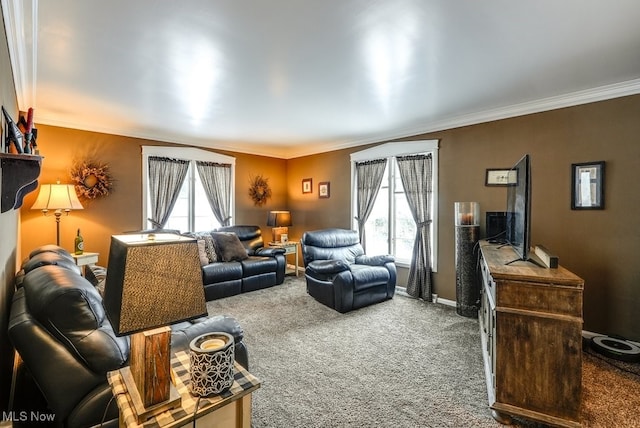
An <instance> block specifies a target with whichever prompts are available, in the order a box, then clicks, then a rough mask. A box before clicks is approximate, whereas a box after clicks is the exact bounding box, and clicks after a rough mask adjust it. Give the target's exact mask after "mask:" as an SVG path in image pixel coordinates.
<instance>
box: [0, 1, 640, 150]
mask: <svg viewBox="0 0 640 428" xmlns="http://www.w3.org/2000/svg"><path fill="white" fill-rule="evenodd" d="M2 6H3V14H4V16H5V25H6V27H7V33H8V38H9V47H10V52H11V57H12V64H13V67H14V78H15V80H16V87H17V91H18V103H19V107H20V109H21V110H24V111H26V110H27V109H28V108H29V107H34V110H35V115H34V117H35V122H36V124H48V125H56V126H63V127H69V128H77V129H84V130H91V131H98V132H107V133H112V134H118V135H126V136H134V137H142V138H149V139H153V140H159V141H166V142H176V143H184V144H188V145H195V146H202V147H212V148H219V149H226V150H234V151H238V152H247V153H256V154H266V155H270V156H275V157H281V158H292V157H297V156H302V155H306V154H312V153H317V152H319V151H325V150H332V149H339V148H345V147H351V146H355V145H360V144H365V143H372V142H380V141H386V140H389V139H393V138H398V137H403V136H408V135H415V134H419V133H423V132H428V131H435V130H440V129H447V128H451V127H455V126H461V125H468V124H472V123H477V122H482V121H487V120H493V119H500V118H504V117H511V116H516V115H520V114H526V113H531V112H536V111H542V110H549V109H553V108H558V107H565V106H568V105H575V104H581V103H586V102H591V101H596V100H602V99H608V98H614V97H618V96H624V95H628V94H635V93H640V2H639V1H638V0H608V1H605V0H561V1H559V0H535V1H534V0H529V1H524V0H522V1H514V0H483V1H478V0H269V1H266V0H253V1H250V0H187V1H184V0H183V1H168V0H164V1H162V0H160V1H159V0H136V1H131V0H110V1H104V0H55V1H53V0H41V1H38V0H2Z"/></svg>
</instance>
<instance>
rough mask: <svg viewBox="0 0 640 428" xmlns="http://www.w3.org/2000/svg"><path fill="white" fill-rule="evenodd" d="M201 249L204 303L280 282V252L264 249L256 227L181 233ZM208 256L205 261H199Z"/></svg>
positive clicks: (282, 265) (282, 270)
mask: <svg viewBox="0 0 640 428" xmlns="http://www.w3.org/2000/svg"><path fill="white" fill-rule="evenodd" d="M185 235H188V236H190V237H193V238H196V239H197V240H198V241H199V242H198V243H199V245H201V246H204V247H205V248H204V249H203V251H201V253H202V252H204V253H205V254H201V262H202V282H203V285H204V293H205V296H206V299H207V300H214V299H220V298H222V297H228V296H233V295H236V294H240V293H246V292H248V291H254V290H259V289H262V288H267V287H272V286H274V285H278V284H282V283H283V282H284V275H285V269H286V259H285V256H284V249H282V248H265V247H264V241H263V239H262V231H261V230H260V227H259V226H227V227H221V228H219V229H215V230H212V231H210V232H197V233H185ZM206 257H208V260H203V259H204V258H206Z"/></svg>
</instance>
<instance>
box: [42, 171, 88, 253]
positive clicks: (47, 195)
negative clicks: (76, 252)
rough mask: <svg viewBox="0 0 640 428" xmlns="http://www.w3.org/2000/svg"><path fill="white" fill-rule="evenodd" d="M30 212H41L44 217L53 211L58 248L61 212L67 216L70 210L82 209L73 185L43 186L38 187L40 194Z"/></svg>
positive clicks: (58, 183)
mask: <svg viewBox="0 0 640 428" xmlns="http://www.w3.org/2000/svg"><path fill="white" fill-rule="evenodd" d="M31 209H32V210H42V213H43V214H44V215H45V216H46V215H47V213H48V212H49V210H55V211H54V213H53V215H55V217H56V245H58V246H60V217H62V212H63V211H64V213H65V214H66V215H69V212H70V211H71V210H81V209H83V207H82V204H81V203H80V201H79V200H78V195H77V194H76V189H75V187H74V185H73V184H60V181H58V182H57V183H56V184H43V185H42V186H40V192H39V193H38V197H37V198H36V201H35V203H34V204H33V205H32V206H31Z"/></svg>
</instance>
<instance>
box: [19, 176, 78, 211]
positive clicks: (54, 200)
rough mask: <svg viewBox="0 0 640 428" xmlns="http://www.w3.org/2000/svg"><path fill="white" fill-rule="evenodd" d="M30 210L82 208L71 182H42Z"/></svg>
mask: <svg viewBox="0 0 640 428" xmlns="http://www.w3.org/2000/svg"><path fill="white" fill-rule="evenodd" d="M31 209H32V210H43V211H44V210H61V211H70V210H81V209H83V207H82V204H81V203H80V200H78V195H77V194H76V189H75V187H74V186H73V184H60V183H59V182H58V183H57V184H43V185H41V186H40V193H38V197H37V198H36V202H35V203H34V204H33V206H32V207H31Z"/></svg>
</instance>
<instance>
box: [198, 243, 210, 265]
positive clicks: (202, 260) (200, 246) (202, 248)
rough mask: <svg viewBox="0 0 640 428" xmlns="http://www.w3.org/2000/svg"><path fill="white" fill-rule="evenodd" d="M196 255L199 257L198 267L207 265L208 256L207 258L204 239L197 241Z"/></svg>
mask: <svg viewBox="0 0 640 428" xmlns="http://www.w3.org/2000/svg"><path fill="white" fill-rule="evenodd" d="M198 254H199V255H200V266H205V265H208V264H209V256H207V248H206V243H205V242H204V239H198Z"/></svg>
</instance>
